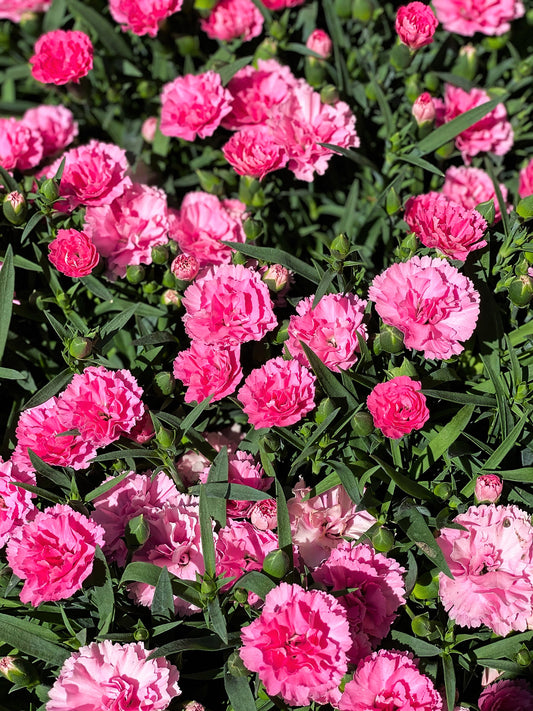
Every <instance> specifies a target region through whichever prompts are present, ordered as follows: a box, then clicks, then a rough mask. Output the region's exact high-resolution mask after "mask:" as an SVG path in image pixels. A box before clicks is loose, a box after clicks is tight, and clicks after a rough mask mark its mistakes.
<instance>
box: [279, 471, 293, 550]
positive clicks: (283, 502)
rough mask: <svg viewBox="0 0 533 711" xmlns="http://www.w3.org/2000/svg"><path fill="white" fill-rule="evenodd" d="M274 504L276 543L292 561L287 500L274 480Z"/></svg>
mask: <svg viewBox="0 0 533 711" xmlns="http://www.w3.org/2000/svg"><path fill="white" fill-rule="evenodd" d="M276 503H277V518H278V543H279V547H280V548H281V550H282V551H285V553H286V554H287V555H288V556H289V560H290V561H292V559H293V553H292V533H291V521H290V517H289V509H288V508H287V499H286V498H285V494H284V492H283V488H282V486H281V484H280V483H279V481H278V480H277V479H276Z"/></svg>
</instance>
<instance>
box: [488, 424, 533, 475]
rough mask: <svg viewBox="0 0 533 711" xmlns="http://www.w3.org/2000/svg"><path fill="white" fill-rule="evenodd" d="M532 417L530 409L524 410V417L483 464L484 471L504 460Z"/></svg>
mask: <svg viewBox="0 0 533 711" xmlns="http://www.w3.org/2000/svg"><path fill="white" fill-rule="evenodd" d="M530 419H531V411H530V410H528V411H527V412H524V414H523V415H522V417H521V418H520V419H519V420H518V422H517V423H516V425H515V426H514V427H513V429H512V430H511V432H509V434H508V436H507V437H506V438H505V439H504V440H503V442H502V443H501V444H500V446H499V447H498V448H497V449H496V450H495V451H494V452H493V453H492V454H491V455H490V457H489V458H488V459H487V461H486V462H485V464H484V465H483V466H482V471H484V470H486V469H494V468H495V467H497V466H498V465H499V464H500V462H502V461H503V459H504V458H505V457H506V456H507V455H508V454H509V452H510V451H511V449H512V448H513V447H514V446H515V444H516V442H517V440H518V438H519V437H520V435H521V434H522V430H523V429H524V426H525V424H526V422H529V421H530Z"/></svg>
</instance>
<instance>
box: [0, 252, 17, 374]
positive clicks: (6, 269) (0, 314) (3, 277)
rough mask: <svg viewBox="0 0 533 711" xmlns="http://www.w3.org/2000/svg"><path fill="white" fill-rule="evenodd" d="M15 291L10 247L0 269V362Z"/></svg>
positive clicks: (7, 332)
mask: <svg viewBox="0 0 533 711" xmlns="http://www.w3.org/2000/svg"><path fill="white" fill-rule="evenodd" d="M14 291H15V267H14V266H13V250H12V248H11V245H9V246H8V248H7V249H6V254H5V257H4V263H3V265H2V268H1V269H0V362H1V361H2V357H3V355H4V350H5V347H6V343H7V336H8V334H9V324H10V323H11V314H12V312H13V293H14Z"/></svg>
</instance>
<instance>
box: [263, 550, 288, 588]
mask: <svg viewBox="0 0 533 711" xmlns="http://www.w3.org/2000/svg"><path fill="white" fill-rule="evenodd" d="M289 564H290V563H289V556H288V555H287V554H286V553H285V551H282V550H281V549H280V548H277V549H276V550H275V551H270V553H267V555H266V556H265V559H264V561H263V570H264V571H265V573H266V574H267V575H270V576H271V577H272V578H277V579H278V580H279V579H280V578H282V577H283V576H284V575H286V574H287V572H288V570H289Z"/></svg>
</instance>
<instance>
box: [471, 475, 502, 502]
mask: <svg viewBox="0 0 533 711" xmlns="http://www.w3.org/2000/svg"><path fill="white" fill-rule="evenodd" d="M502 490H503V482H502V480H501V479H500V477H499V476H497V475H496V474H480V475H479V476H478V477H476V488H475V489H474V496H475V497H476V502H477V503H479V504H496V503H497V502H498V499H499V498H500V496H501V494H502Z"/></svg>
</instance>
